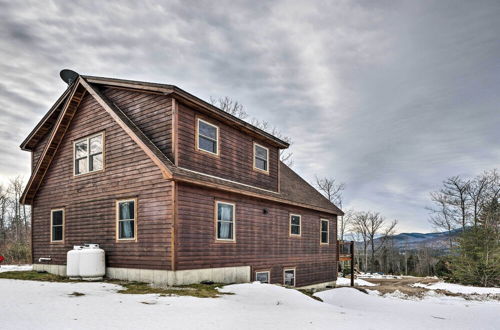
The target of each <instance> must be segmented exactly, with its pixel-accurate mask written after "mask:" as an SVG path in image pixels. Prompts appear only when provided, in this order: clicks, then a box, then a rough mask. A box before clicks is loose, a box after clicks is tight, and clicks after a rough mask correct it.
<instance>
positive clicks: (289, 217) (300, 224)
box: [288, 213, 302, 237]
mask: <svg viewBox="0 0 500 330" xmlns="http://www.w3.org/2000/svg"><path fill="white" fill-rule="evenodd" d="M292 216H296V217H299V233H298V234H292ZM288 226H289V229H288V235H289V236H290V237H301V236H302V215H300V214H296V213H290V215H289V216H288ZM293 226H296V225H293Z"/></svg>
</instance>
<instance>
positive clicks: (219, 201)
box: [214, 200, 236, 243]
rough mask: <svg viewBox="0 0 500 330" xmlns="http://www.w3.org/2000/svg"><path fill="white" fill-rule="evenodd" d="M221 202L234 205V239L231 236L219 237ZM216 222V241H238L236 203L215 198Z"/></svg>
mask: <svg viewBox="0 0 500 330" xmlns="http://www.w3.org/2000/svg"><path fill="white" fill-rule="evenodd" d="M219 204H226V205H231V206H232V207H233V232H232V234H233V235H232V237H233V238H232V239H229V238H219V226H218V225H219V217H218V215H219V214H218V212H219ZM214 224H215V241H216V242H217V243H236V203H234V202H229V201H224V200H215V203H214Z"/></svg>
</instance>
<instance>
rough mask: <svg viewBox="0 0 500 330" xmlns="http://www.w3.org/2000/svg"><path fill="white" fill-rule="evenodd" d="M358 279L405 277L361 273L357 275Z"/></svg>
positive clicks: (400, 277)
mask: <svg viewBox="0 0 500 330" xmlns="http://www.w3.org/2000/svg"><path fill="white" fill-rule="evenodd" d="M357 277H358V278H374V279H402V278H403V276H397V275H386V274H378V273H361V274H358V275H357Z"/></svg>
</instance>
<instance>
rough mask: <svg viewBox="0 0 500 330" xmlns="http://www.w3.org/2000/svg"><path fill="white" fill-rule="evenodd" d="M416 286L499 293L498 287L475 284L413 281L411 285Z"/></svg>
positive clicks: (450, 290)
mask: <svg viewBox="0 0 500 330" xmlns="http://www.w3.org/2000/svg"><path fill="white" fill-rule="evenodd" d="M412 286H413V287H417V288H424V289H429V290H443V291H448V292H451V293H462V294H500V288H485V287H477V286H466V285H460V284H452V283H444V282H438V283H433V284H423V283H415V284H413V285H412Z"/></svg>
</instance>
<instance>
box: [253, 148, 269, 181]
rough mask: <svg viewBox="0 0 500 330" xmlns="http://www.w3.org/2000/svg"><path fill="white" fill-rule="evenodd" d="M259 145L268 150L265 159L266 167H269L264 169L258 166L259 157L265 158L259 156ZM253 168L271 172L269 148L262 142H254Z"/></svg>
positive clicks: (267, 172) (266, 172)
mask: <svg viewBox="0 0 500 330" xmlns="http://www.w3.org/2000/svg"><path fill="white" fill-rule="evenodd" d="M257 146H258V147H260V148H262V149H265V150H266V158H267V159H265V161H266V168H267V169H266V170H263V169H261V168H258V167H257V158H259V159H260V160H264V159H262V158H260V157H257ZM253 169H254V171H258V172H262V173H265V174H269V148H268V147H264V146H263V145H262V144H259V143H257V142H254V143H253Z"/></svg>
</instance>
